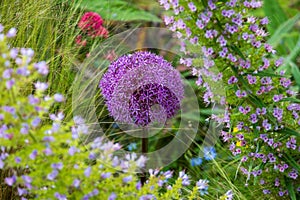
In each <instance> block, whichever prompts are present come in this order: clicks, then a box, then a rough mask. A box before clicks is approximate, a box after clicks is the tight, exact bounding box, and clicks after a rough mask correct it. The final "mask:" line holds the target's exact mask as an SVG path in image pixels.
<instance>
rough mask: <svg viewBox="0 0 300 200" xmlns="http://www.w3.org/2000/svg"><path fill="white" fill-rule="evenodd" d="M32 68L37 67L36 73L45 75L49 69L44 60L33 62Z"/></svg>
mask: <svg viewBox="0 0 300 200" xmlns="http://www.w3.org/2000/svg"><path fill="white" fill-rule="evenodd" d="M34 68H35V69H37V71H38V73H40V74H41V75H47V74H48V73H49V69H48V66H47V64H46V62H45V61H42V62H38V63H35V64H34Z"/></svg>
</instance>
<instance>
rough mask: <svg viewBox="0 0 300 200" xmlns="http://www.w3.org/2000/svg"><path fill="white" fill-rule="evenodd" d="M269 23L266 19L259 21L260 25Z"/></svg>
mask: <svg viewBox="0 0 300 200" xmlns="http://www.w3.org/2000/svg"><path fill="white" fill-rule="evenodd" d="M268 23H269V19H268V17H264V18H262V19H261V20H260V24H261V25H267V24H268Z"/></svg>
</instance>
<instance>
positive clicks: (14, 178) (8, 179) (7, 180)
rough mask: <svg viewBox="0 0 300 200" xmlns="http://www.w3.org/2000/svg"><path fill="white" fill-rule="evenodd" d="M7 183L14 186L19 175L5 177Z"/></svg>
mask: <svg viewBox="0 0 300 200" xmlns="http://www.w3.org/2000/svg"><path fill="white" fill-rule="evenodd" d="M4 181H5V183H6V184H7V185H9V186H13V185H14V183H15V182H16V181H17V177H16V176H15V175H13V176H11V177H7V178H5V180H4Z"/></svg>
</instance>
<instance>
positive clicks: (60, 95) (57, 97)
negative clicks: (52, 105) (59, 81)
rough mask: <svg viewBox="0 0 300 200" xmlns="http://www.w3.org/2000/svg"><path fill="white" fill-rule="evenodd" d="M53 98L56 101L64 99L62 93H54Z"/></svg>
mask: <svg viewBox="0 0 300 200" xmlns="http://www.w3.org/2000/svg"><path fill="white" fill-rule="evenodd" d="M54 100H55V101H56V102H63V101H64V100H65V99H64V96H63V95H62V94H55V95H54Z"/></svg>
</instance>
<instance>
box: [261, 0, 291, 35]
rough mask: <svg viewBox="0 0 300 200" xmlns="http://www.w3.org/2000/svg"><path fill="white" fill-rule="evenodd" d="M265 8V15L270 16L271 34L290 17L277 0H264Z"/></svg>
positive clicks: (269, 28)
mask: <svg viewBox="0 0 300 200" xmlns="http://www.w3.org/2000/svg"><path fill="white" fill-rule="evenodd" d="M263 9H264V12H265V15H266V16H268V18H269V20H270V23H269V25H268V30H269V32H270V34H271V35H273V33H274V32H275V30H276V29H277V28H278V27H279V26H280V24H282V23H283V22H285V21H286V20H287V19H288V17H287V16H286V14H285V13H284V11H283V9H282V8H281V6H280V4H279V3H278V1H277V0H264V4H263Z"/></svg>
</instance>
